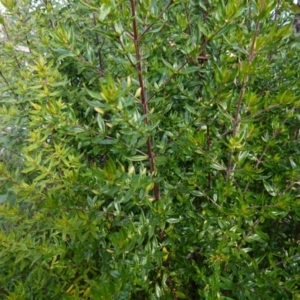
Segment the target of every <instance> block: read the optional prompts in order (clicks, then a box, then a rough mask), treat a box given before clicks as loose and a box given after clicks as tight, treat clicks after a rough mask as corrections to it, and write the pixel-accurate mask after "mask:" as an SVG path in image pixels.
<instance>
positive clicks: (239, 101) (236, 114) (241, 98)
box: [226, 3, 264, 182]
mask: <svg viewBox="0 0 300 300" xmlns="http://www.w3.org/2000/svg"><path fill="white" fill-rule="evenodd" d="M263 5H264V3H263V4H262V6H261V9H263ZM258 31H259V21H257V22H256V24H255V31H254V36H253V39H252V43H251V46H250V50H249V57H248V61H249V63H251V62H252V61H253V59H254V56H255V53H254V46H255V42H256V39H257V35H258ZM247 81H248V75H246V76H245V77H244V79H243V81H242V87H241V90H240V94H239V99H238V104H237V108H236V111H235V116H234V120H233V129H232V137H233V138H234V137H235V136H236V133H237V129H238V125H239V123H240V120H239V113H240V110H241V105H242V100H243V97H244V94H245V91H246V84H247ZM232 156H233V150H231V151H230V154H229V158H228V164H227V170H226V182H228V180H229V179H230V173H231V172H232V171H233V170H232V169H231V163H232Z"/></svg>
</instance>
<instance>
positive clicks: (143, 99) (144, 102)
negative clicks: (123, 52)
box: [130, 0, 160, 201]
mask: <svg viewBox="0 0 300 300" xmlns="http://www.w3.org/2000/svg"><path fill="white" fill-rule="evenodd" d="M130 2H131V13H132V27H133V33H134V35H133V36H134V46H135V56H136V61H137V65H136V70H137V72H138V78H139V85H140V88H141V105H142V109H143V114H144V115H145V119H144V122H145V124H146V125H148V124H149V120H148V103H147V99H146V91H145V86H144V79H143V73H142V62H141V54H140V50H139V36H138V29H137V22H136V14H135V1H134V0H131V1H130ZM147 150H148V158H149V163H150V171H151V175H152V178H155V167H154V154H153V151H152V144H151V139H150V137H148V138H147ZM154 198H155V200H156V201H157V200H159V198H160V195H159V187H158V185H157V183H155V182H154Z"/></svg>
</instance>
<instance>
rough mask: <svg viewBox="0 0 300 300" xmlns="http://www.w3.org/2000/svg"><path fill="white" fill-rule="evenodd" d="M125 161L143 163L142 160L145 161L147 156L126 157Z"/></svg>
mask: <svg viewBox="0 0 300 300" xmlns="http://www.w3.org/2000/svg"><path fill="white" fill-rule="evenodd" d="M127 159H128V160H131V161H143V160H147V159H148V156H147V155H134V156H130V157H127Z"/></svg>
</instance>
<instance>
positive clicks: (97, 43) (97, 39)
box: [93, 14, 104, 73]
mask: <svg viewBox="0 0 300 300" xmlns="http://www.w3.org/2000/svg"><path fill="white" fill-rule="evenodd" d="M93 20H94V25H95V26H96V24H97V21H96V15H95V14H93ZM95 39H96V45H97V47H99V45H100V42H99V35H98V33H96V37H95ZM97 54H98V61H99V70H100V71H101V72H102V73H103V72H104V68H103V61H102V55H101V51H100V49H99V48H98V49H97Z"/></svg>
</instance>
